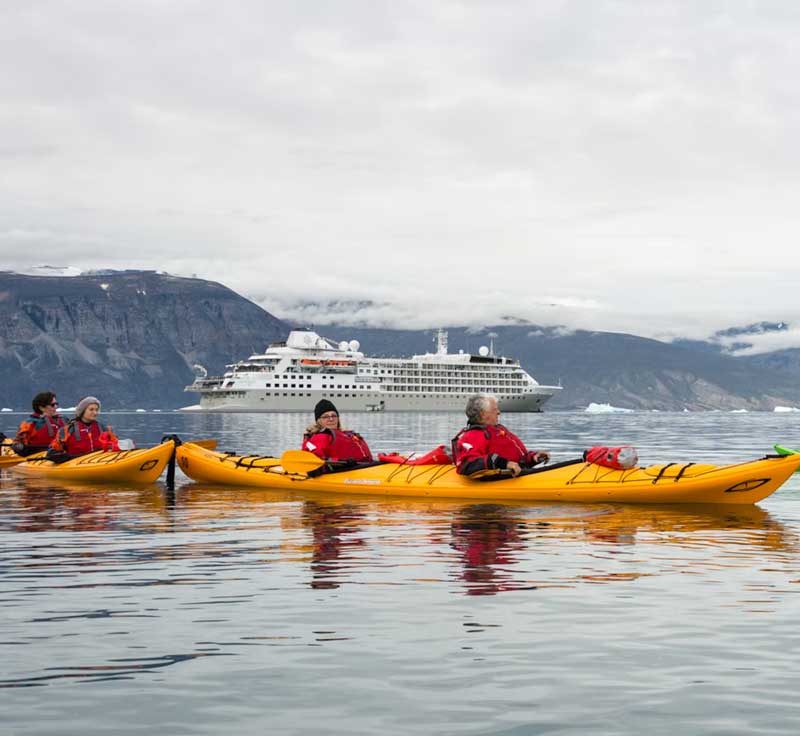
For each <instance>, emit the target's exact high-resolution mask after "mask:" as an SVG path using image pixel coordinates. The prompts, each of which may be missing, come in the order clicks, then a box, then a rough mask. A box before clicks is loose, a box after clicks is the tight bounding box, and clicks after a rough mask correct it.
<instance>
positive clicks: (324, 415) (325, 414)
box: [303, 399, 372, 462]
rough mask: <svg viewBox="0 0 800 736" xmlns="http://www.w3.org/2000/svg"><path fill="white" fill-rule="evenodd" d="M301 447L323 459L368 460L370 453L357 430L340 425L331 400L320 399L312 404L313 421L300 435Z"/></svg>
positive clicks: (370, 460)
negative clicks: (301, 435) (301, 436)
mask: <svg viewBox="0 0 800 736" xmlns="http://www.w3.org/2000/svg"><path fill="white" fill-rule="evenodd" d="M303 449H304V450H307V451H308V452H313V453H314V454H315V455H316V456H317V457H320V458H322V459H323V460H331V461H333V462H336V461H340V460H354V461H356V462H372V453H371V452H370V450H369V447H368V446H367V443H366V442H365V441H364V438H363V437H362V436H361V435H360V434H358V433H357V432H353V431H352V430H348V429H342V425H341V423H340V421H339V411H338V409H337V408H336V407H335V406H334V405H333V402H332V401H328V399H322V400H320V401H318V402H317V405H316V406H315V407H314V424H312V425H311V426H310V427H308V428H307V429H306V433H305V435H303Z"/></svg>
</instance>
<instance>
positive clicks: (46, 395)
mask: <svg viewBox="0 0 800 736" xmlns="http://www.w3.org/2000/svg"><path fill="white" fill-rule="evenodd" d="M31 406H32V407H33V413H32V414H31V415H30V416H29V417H28V418H27V419H24V420H23V421H22V422H21V423H20V425H19V431H18V432H17V436H16V437H15V438H14V441H13V442H12V443H11V449H12V450H14V452H16V453H17V455H22V456H23V457H26V456H28V455H32V454H33V453H34V452H42V451H43V450H46V449H47V448H48V447H49V446H50V443H51V442H52V441H53V440H54V439H55V438H56V435H57V434H58V430H59V429H61V427H63V426H64V420H63V419H62V418H61V417H60V416H59V414H58V402H57V401H56V395H55V394H54V393H53V392H52V391H42V392H41V393H39V394H36V396H34V397H33V401H32V402H31Z"/></svg>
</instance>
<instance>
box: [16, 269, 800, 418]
mask: <svg viewBox="0 0 800 736" xmlns="http://www.w3.org/2000/svg"><path fill="white" fill-rule="evenodd" d="M48 273H49V272H48ZM756 328H757V329H756ZM290 329H291V326H290V325H289V324H287V323H286V322H283V321H282V320H280V319H278V318H276V317H274V316H273V315H271V314H269V313H268V312H266V311H264V310H263V309H262V308H261V307H259V306H258V305H256V304H254V303H253V302H251V301H249V300H247V299H245V298H244V297H242V296H240V295H238V294H236V293H235V292H233V291H231V290H230V289H228V288H226V287H225V286H222V285H221V284H218V283H215V282H211V281H203V280H201V279H190V278H179V277H175V276H170V275H168V274H163V273H156V272H154V271H103V272H92V273H84V274H80V275H74V276H60V275H47V276H39V275H20V274H12V273H3V272H0V406H9V407H12V408H15V409H24V408H26V407H27V406H28V405H29V402H30V398H31V396H33V394H35V393H36V392H38V391H41V390H45V389H53V390H55V391H56V392H57V393H58V394H59V398H60V399H61V401H62V403H63V404H65V405H69V404H73V403H75V402H77V401H78V399H79V398H80V397H81V396H84V395H87V394H94V395H97V396H98V397H99V398H100V399H101V400H102V401H103V405H104V407H105V408H136V407H144V408H151V407H163V408H174V407H178V406H184V405H186V404H193V403H196V402H197V400H198V397H197V396H196V395H195V394H186V393H184V392H183V387H184V386H185V385H186V384H188V383H190V382H191V380H192V376H193V371H192V366H193V365H194V364H196V363H199V364H202V365H204V366H205V367H206V368H207V369H208V370H209V373H210V374H212V375H213V374H217V373H219V372H221V371H222V370H223V369H224V367H225V365H226V364H227V363H230V362H232V361H234V360H238V359H240V358H245V357H247V356H248V355H250V354H251V353H253V352H260V351H263V350H264V348H265V347H266V345H267V344H268V343H270V342H272V341H275V340H280V339H283V338H285V337H286V334H287V333H288V331H289V330H290ZM758 329H775V327H774V326H772V325H770V324H767V323H759V324H758V325H755V326H750V327H748V328H742V329H741V330H740V331H739V332H737V331H735V328H732V330H733V331H730V332H729V334H727V335H726V337H728V338H731V337H733V338H735V339H736V340H739V339H740V338H741V339H742V340H746V337H747V334H752V333H753V332H754V331H755V332H757V331H758ZM317 331H318V332H320V333H321V334H323V335H325V336H327V337H329V338H331V339H334V340H337V341H339V340H351V339H358V340H359V341H360V342H361V349H362V350H363V351H364V352H365V353H367V354H369V355H379V356H403V355H406V356H408V355H413V354H415V353H424V352H428V351H433V350H434V347H435V346H434V344H433V339H434V331H433V330H386V329H372V328H364V327H361V328H354V327H345V326H341V325H339V326H336V325H333V326H325V327H320V328H318V329H317ZM481 345H487V346H489V345H493V347H494V351H495V353H498V354H504V355H507V356H510V357H515V358H518V359H519V360H520V361H521V363H522V365H523V367H525V368H526V369H527V370H528V371H529V372H530V373H531V374H532V375H533V376H534V377H535V378H536V379H537V380H538V381H539V382H540V383H559V382H560V383H561V384H562V385H563V386H564V390H563V391H562V392H560V393H559V394H558V395H557V396H556V397H554V399H553V400H552V401H551V402H550V403H549V404H548V407H549V408H551V409H568V408H569V409H573V408H583V407H585V406H587V405H588V404H589V403H590V402H607V403H610V404H612V405H615V406H621V407H626V408H632V409H662V410H670V409H672V410H680V409H683V408H688V409H740V408H745V409H764V410H772V409H773V408H774V407H775V406H776V405H793V406H800V381H798V377H799V376H800V350H783V351H779V352H775V353H767V354H764V355H759V356H750V357H734V356H732V355H730V354H728V353H727V352H725V351H724V350H722V349H721V348H720V347H719V345H717V344H716V343H714V342H713V341H711V342H697V341H694V342H690V341H684V342H682V343H671V344H670V343H663V342H659V341H657V340H651V339H647V338H643V337H637V336H635V335H625V334H618V333H609V332H591V331H584V330H578V331H574V332H567V331H565V330H563V329H558V328H552V327H541V326H536V325H531V324H524V323H518V324H512V325H508V324H507V325H500V326H493V327H491V326H490V327H484V328H480V329H476V328H450V330H449V348H450V351H451V352H457V351H458V350H459V349H463V350H465V351H467V352H477V350H478V348H479V347H480V346H481Z"/></svg>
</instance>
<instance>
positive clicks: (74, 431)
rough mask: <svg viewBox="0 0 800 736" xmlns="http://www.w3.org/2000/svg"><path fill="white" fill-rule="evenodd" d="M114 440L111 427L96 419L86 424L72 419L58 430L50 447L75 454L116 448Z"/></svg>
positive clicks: (117, 447) (117, 446)
mask: <svg viewBox="0 0 800 736" xmlns="http://www.w3.org/2000/svg"><path fill="white" fill-rule="evenodd" d="M116 440H117V438H116V437H115V436H114V433H113V432H112V430H111V427H109V428H108V429H106V428H105V426H103V425H102V424H100V422H98V421H94V422H89V423H88V424H86V423H85V422H83V421H82V420H80V419H74V420H73V421H71V422H70V423H69V424H67V425H66V426H65V427H63V428H62V429H61V430H60V431H59V433H58V436H57V437H56V439H55V440H53V443H52V445H51V447H53V448H54V449H56V450H63V451H65V452H66V453H67V454H68V455H72V456H77V455H85V454H86V453H87V452H96V451H97V450H114V449H116V450H118V449H119V445H117V442H116Z"/></svg>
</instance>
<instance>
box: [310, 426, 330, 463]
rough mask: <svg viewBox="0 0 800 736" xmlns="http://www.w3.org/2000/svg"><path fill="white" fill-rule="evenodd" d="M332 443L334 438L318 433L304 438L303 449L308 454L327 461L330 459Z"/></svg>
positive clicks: (325, 433)
mask: <svg viewBox="0 0 800 736" xmlns="http://www.w3.org/2000/svg"><path fill="white" fill-rule="evenodd" d="M332 442H333V437H331V436H330V435H329V434H328V433H327V432H318V433H317V434H312V435H311V437H308V436H306V437H304V438H303V449H304V450H306V451H307V452H313V453H314V454H315V455H316V456H317V457H320V458H322V459H323V460H327V459H328V458H329V457H330V446H331V443H332Z"/></svg>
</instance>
